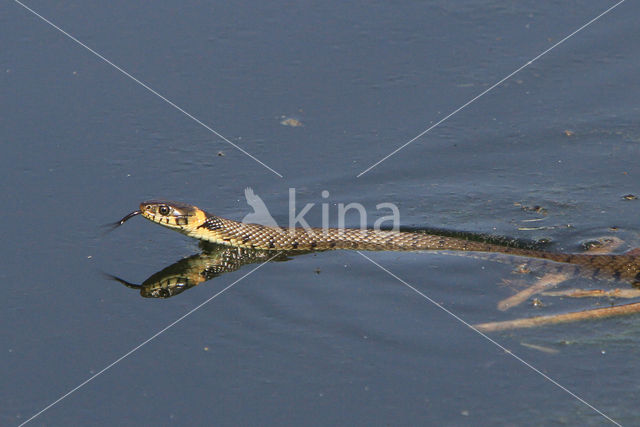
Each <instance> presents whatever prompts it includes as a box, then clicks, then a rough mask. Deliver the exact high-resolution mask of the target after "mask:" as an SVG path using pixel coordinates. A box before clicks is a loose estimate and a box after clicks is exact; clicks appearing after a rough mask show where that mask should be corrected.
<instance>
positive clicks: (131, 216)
mask: <svg viewBox="0 0 640 427" xmlns="http://www.w3.org/2000/svg"><path fill="white" fill-rule="evenodd" d="M141 213H142V212H140V211H133V212H131V213H130V214H128V215H127V216H125V217H124V218H122V219H121V220H120V221H118V222H116V223H115V224H114V225H115V226H118V225H122V224H124V223H125V222H126V221H128V220H129V219H131V218H133V217H134V216H136V215H140V214H141Z"/></svg>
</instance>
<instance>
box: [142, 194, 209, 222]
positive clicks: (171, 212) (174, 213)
mask: <svg viewBox="0 0 640 427" xmlns="http://www.w3.org/2000/svg"><path fill="white" fill-rule="evenodd" d="M199 211H200V209H198V208H196V207H195V206H192V205H188V204H186V203H180V202H170V201H161V200H150V201H147V202H142V203H140V214H141V215H142V216H143V217H145V218H146V219H148V220H149V221H153V222H155V223H158V224H160V225H164V226H165V227H169V228H177V229H183V228H184V227H185V226H188V225H189V224H191V223H192V222H194V221H195V220H196V219H197V217H198V215H197V213H198V212H199Z"/></svg>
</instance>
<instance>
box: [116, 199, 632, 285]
mask: <svg viewBox="0 0 640 427" xmlns="http://www.w3.org/2000/svg"><path fill="white" fill-rule="evenodd" d="M135 215H142V216H143V217H144V218H146V219H148V220H150V221H152V222H155V223H157V224H160V225H163V226H165V227H168V228H171V229H173V230H176V231H178V232H180V233H182V234H185V235H187V236H189V237H193V238H196V239H199V240H202V241H207V242H211V243H214V244H220V245H226V246H232V247H238V248H247V249H258V250H270V251H294V252H295V251H322V250H331V249H351V250H366V251H376V250H384V251H419V250H440V251H468V252H485V253H487V252H488V253H492V255H498V254H506V255H511V256H519V257H527V258H536V259H540V260H544V261H550V262H555V263H561V264H565V265H566V264H569V265H573V266H575V273H576V274H578V273H582V274H584V271H585V270H586V271H588V274H589V275H590V276H591V277H593V278H605V279H613V280H616V281H617V280H624V281H629V282H639V281H640V256H638V255H635V254H633V255H632V254H622V255H594V254H588V253H582V254H572V253H563V252H549V251H543V250H538V249H530V248H523V247H518V246H513V245H502V244H495V243H491V242H487V241H477V240H470V239H465V238H461V237H451V236H446V235H439V234H428V233H416V232H403V231H383V230H373V229H365V230H362V229H341V228H326V229H323V228H309V229H307V228H291V229H289V228H281V227H269V226H265V225H260V224H245V223H241V222H238V221H233V220H230V219H226V218H222V217H219V216H216V215H212V214H210V213H208V212H206V211H204V210H202V209H200V208H198V207H196V206H193V205H189V204H186V203H179V202H168V201H148V202H143V203H141V204H140V210H139V211H135V212H132V213H130V214H129V215H127V216H125V217H124V218H123V219H122V220H121V221H120V224H122V223H124V222H125V221H127V220H128V219H129V218H131V217H133V216H135ZM583 267H587V268H586V269H585V268H583Z"/></svg>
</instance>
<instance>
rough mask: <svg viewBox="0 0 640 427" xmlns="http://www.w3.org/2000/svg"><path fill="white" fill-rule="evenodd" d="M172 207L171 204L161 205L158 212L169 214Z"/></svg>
mask: <svg viewBox="0 0 640 427" xmlns="http://www.w3.org/2000/svg"><path fill="white" fill-rule="evenodd" d="M169 212H170V209H169V206H167V205H162V206H160V207H158V213H159V214H160V215H169Z"/></svg>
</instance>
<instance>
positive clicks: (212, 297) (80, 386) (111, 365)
mask: <svg viewBox="0 0 640 427" xmlns="http://www.w3.org/2000/svg"><path fill="white" fill-rule="evenodd" d="M278 255H280V252H277V253H276V254H275V255H274V256H272V257H271V258H269V259H268V260H266V261H265V262H263V263H262V264H260V265H259V266H257V267H256V268H254V269H253V270H251V271H249V272H248V273H247V274H245V275H244V276H242V277H241V278H239V279H238V280H236V281H235V282H233V283H231V284H230V285H228V286H227V287H225V288H224V289H222V290H221V291H219V292H218V293H216V294H215V295H213V296H211V297H209V298H208V299H207V300H205V301H204V302H202V303H200V304H198V305H197V306H195V307H194V308H192V309H191V310H189V311H188V312H187V313H185V314H183V315H182V316H180V317H179V318H178V319H176V320H174V321H173V322H171V323H170V324H169V325H167V326H165V327H164V328H162V329H161V330H160V331H158V332H156V333H155V334H153V335H152V336H151V337H149V338H147V339H146V340H144V341H143V342H141V343H140V344H138V345H137V346H135V347H134V348H132V349H131V350H129V351H128V352H126V353H125V354H123V355H122V356H120V357H119V358H118V359H116V360H115V361H114V362H112V363H110V364H109V365H107V366H105V367H104V368H102V369H101V370H100V371H99V372H97V373H95V374H93V375H92V376H91V377H89V378H87V379H86V380H84V381H83V382H81V383H80V384H78V385H77V386H75V387H74V388H72V389H71V390H69V391H68V392H67V393H65V394H63V395H62V396H60V397H59V398H58V399H56V400H54V401H53V402H51V403H50V404H49V405H47V406H46V407H44V408H43V409H42V410H40V411H39V412H37V413H35V414H33V415H32V416H31V417H30V418H29V419H27V420H26V421H24V422H23V423H22V424H20V426H19V427H22V426H23V425H25V424H27V423H28V422H30V421H31V420H33V419H34V418H36V417H38V416H40V415H42V413H43V412H45V411H47V410H49V409H51V408H52V407H53V406H55V405H57V404H58V403H60V402H61V401H62V400H64V399H66V398H67V397H69V396H70V395H71V394H73V393H74V392H76V391H78V390H79V389H80V388H82V387H84V386H85V385H87V384H88V383H90V382H91V381H93V380H94V379H96V377H98V376H100V375H102V374H103V373H104V372H106V371H107V370H109V369H111V368H112V367H113V366H115V365H116V364H118V363H119V362H121V361H122V360H123V359H125V358H127V357H128V356H130V355H131V354H133V353H135V352H136V351H138V350H139V349H140V348H141V347H143V346H144V345H145V344H148V343H149V342H150V341H152V340H153V339H155V338H156V337H158V336H159V335H161V334H162V333H164V332H165V331H167V330H168V329H170V328H172V327H173V326H175V325H176V324H178V323H179V322H181V321H182V320H184V319H185V318H186V317H188V316H190V315H191V314H193V313H195V312H196V311H197V310H199V309H200V308H202V307H203V306H204V305H206V304H208V303H209V302H211V301H212V300H213V299H214V298H217V297H218V296H219V295H221V294H222V293H224V292H225V291H227V290H229V289H231V287H233V286H234V285H235V284H236V283H238V282H239V281H241V280H242V279H244V278H245V277H247V276H248V275H250V274H251V273H253V272H254V271H256V270H257V269H259V268H260V267H262V266H263V265H265V264H266V263H268V262H269V261H271V260H272V259H274V258H275V257H277V256H278Z"/></svg>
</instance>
